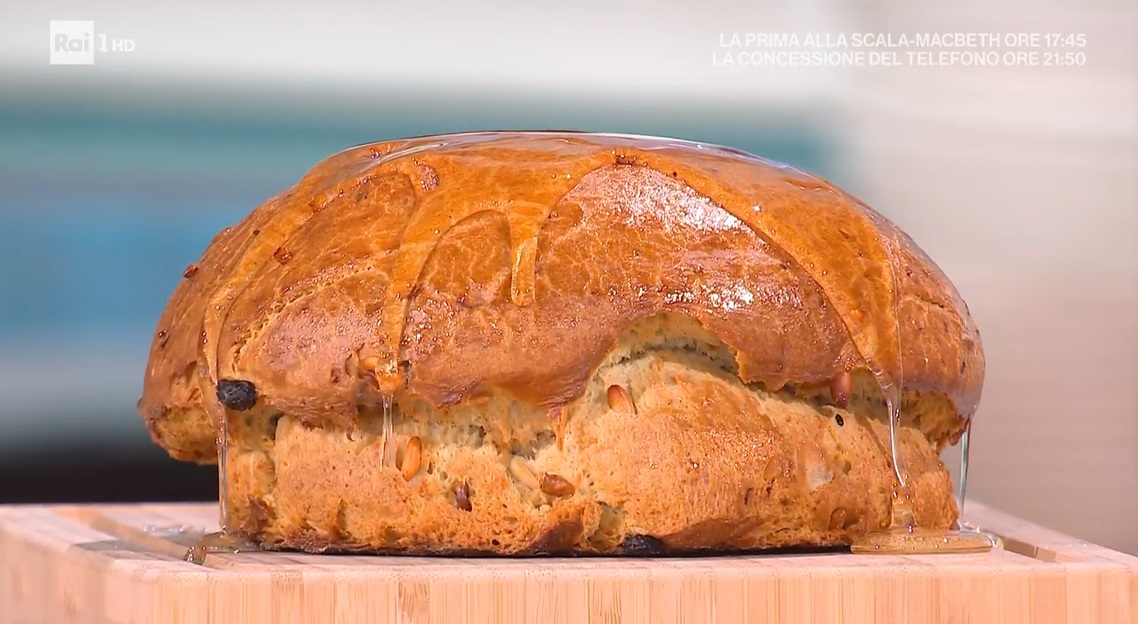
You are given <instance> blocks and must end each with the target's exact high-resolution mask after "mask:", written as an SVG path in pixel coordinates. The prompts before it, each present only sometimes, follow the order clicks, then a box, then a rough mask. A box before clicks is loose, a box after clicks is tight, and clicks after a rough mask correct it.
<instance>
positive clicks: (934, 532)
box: [850, 239, 994, 555]
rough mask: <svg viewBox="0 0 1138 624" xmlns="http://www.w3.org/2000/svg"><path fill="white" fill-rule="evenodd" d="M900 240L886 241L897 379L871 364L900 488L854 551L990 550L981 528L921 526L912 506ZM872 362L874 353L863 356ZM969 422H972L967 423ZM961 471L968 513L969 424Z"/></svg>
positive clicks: (959, 491) (960, 491)
mask: <svg viewBox="0 0 1138 624" xmlns="http://www.w3.org/2000/svg"><path fill="white" fill-rule="evenodd" d="M898 244H899V243H898V241H897V240H895V239H894V240H890V241H888V242H887V243H886V250H887V252H888V255H889V258H890V265H891V267H890V268H891V272H892V274H893V275H892V282H893V319H894V321H895V323H896V327H895V333H894V335H895V340H896V343H895V346H896V362H894V364H895V370H896V371H897V377H896V379H893V378H891V376H890V375H889V374H888V373H887V372H886V371H885V370H884V368H883V367H880V366H874V364H873V363H870V369H871V371H872V373H873V375H874V377H875V378H876V379H877V381H878V384H879V385H880V387H881V394H882V396H884V397H885V408H886V413H887V416H888V418H889V454H890V460H891V462H892V465H893V476H894V477H896V479H897V487H896V489H895V490H894V492H893V501H892V505H891V514H890V523H889V527H888V528H887V529H885V530H884V531H875V532H871V533H868V534H866V535H864V536H862V537H861V538H859V539H857V540H855V541H854V542H853V544H851V545H850V550H851V552H853V553H856V554H894V555H900V554H913V555H927V554H936V553H957V554H966V553H984V552H987V551H989V550H991V548H992V546H993V545H994V543H993V541H992V540H990V539H989V538H988V537H987V536H985V535H983V534H981V533H980V532H979V531H974V530H972V531H969V530H965V529H963V528H962V525H961V524H960V523H959V522H958V523H957V524H956V526H954V527H953V528H951V529H947V530H944V529H930V528H922V527H919V526H917V519H916V514H915V513H914V511H913V496H912V490H911V488H910V486H909V480H908V474H907V472H906V470H905V463H904V461H903V460H902V459H901V455H900V453H899V452H898V434H899V433H900V431H899V430H900V427H901V424H902V420H901V418H902V413H901V407H902V395H901V392H902V386H903V384H904V362H903V361H902V359H903V358H902V355H901V354H902V350H901V326H900V323H901V313H900V289H899V284H898V280H897V275H898V274H899V272H900V267H898V266H897V255H898V254H897V250H896V248H897V246H898ZM865 359H866V360H867V362H870V361H871V360H872V359H873V358H865ZM970 425H971V422H969V426H970ZM960 443H961V449H962V450H961V453H962V462H961V476H960V479H959V483H958V485H957V487H956V489H955V490H954V496H956V498H957V511H958V515H960V516H962V515H963V513H964V485H965V479H966V477H967V468H966V464H967V452H968V429H965V432H964V434H963V435H962V436H961V441H960Z"/></svg>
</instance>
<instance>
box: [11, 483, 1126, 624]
mask: <svg viewBox="0 0 1138 624" xmlns="http://www.w3.org/2000/svg"><path fill="white" fill-rule="evenodd" d="M967 516H968V518H969V520H970V521H971V522H972V523H973V524H975V525H978V526H980V527H982V528H985V529H987V530H989V531H992V532H994V533H996V534H997V535H999V536H1000V537H1002V538H1003V541H1004V544H1003V546H1002V548H1000V549H997V550H993V551H991V552H989V553H986V554H982V555H929V556H884V555H851V554H848V553H841V552H830V553H822V554H799V555H768V556H736V557H700V558H652V559H513V560H493V559H429V558H412V557H353V556H316V555H299V554H287V553H267V552H254V553H245V554H236V555H219V554H212V555H210V556H209V558H208V560H207V562H206V565H204V566H198V565H194V564H190V563H185V562H183V561H182V560H181V557H182V555H183V554H184V552H185V550H186V544H189V543H192V542H193V541H194V539H195V537H196V535H198V534H200V531H202V530H213V529H215V528H216V520H217V511H216V506H214V505H201V504H181V505H97V506H8V507H0V624H17V623H18V624H46V623H65V622H91V623H104V622H114V623H124V624H125V623H131V624H134V623H144V622H145V623H150V622H178V623H181V624H197V623H206V622H209V623H219V624H220V623H225V624H228V623H252V622H282V623H292V622H296V623H305V624H316V623H333V622H335V623H339V622H385V623H386V622H399V623H442V622H446V623H451V622H454V623H458V624H467V623H474V622H479V623H481V622H495V623H503V624H516V623H521V622H535V623H541V624H554V623H573V624H577V623H590V622H606V623H608V622H611V623H616V622H619V623H642V622H643V623H649V622H651V623H657V622H660V623H664V622H687V623H705V622H706V623H710V622H715V623H731V622H778V623H781V624H799V623H803V622H818V623H826V624H832V623H840V622H874V623H883V622H919V623H925V622H953V623H965V622H976V623H984V624H988V623H1001V624H1014V623H1019V622H1033V623H1038V624H1042V623H1050V622H1056V623H1057V622H1071V623H1076V622H1077V623H1080V624H1082V623H1120V624H1121V623H1129V622H1135V621H1138V558H1135V557H1131V556H1128V555H1125V554H1122V553H1118V552H1114V551H1111V550H1108V549H1105V548H1102V547H1099V546H1095V545H1093V544H1088V543H1086V542H1082V541H1079V540H1077V539H1074V538H1071V537H1067V536H1064V535H1061V534H1059V533H1056V532H1054V531H1049V530H1047V529H1044V528H1041V527H1038V526H1035V525H1032V524H1030V523H1027V522H1024V521H1022V520H1018V519H1016V518H1013V517H1010V516H1008V515H1005V514H1002V513H999V512H997V511H995V510H992V509H990V508H987V507H984V506H982V505H980V504H975V503H969V505H968V508H967ZM170 527H183V532H178V531H175V530H171V528H170Z"/></svg>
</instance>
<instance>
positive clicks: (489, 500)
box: [226, 317, 957, 555]
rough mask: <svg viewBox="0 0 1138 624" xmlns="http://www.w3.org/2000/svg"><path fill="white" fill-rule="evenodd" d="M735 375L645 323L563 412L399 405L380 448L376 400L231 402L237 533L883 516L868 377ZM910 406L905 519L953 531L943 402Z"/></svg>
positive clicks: (452, 532) (710, 539)
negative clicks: (323, 417) (331, 415)
mask: <svg viewBox="0 0 1138 624" xmlns="http://www.w3.org/2000/svg"><path fill="white" fill-rule="evenodd" d="M732 367H733V360H732V359H731V357H730V353H729V351H727V350H726V348H725V347H724V346H723V345H722V344H721V343H718V341H716V340H715V339H714V337H711V336H707V335H703V334H701V333H700V332H699V330H698V328H695V327H691V326H685V325H684V322H683V321H682V320H677V319H674V318H667V317H658V318H654V319H651V320H648V321H645V322H642V323H640V324H638V325H637V326H635V327H633V328H632V329H631V330H630V331H629V332H628V334H627V335H626V336H625V337H624V338H623V339H622V340H621V342H620V343H619V344H618V345H617V348H615V349H614V350H613V352H612V354H611V355H610V357H609V358H608V360H607V361H606V362H605V363H604V364H603V365H602V366H601V367H600V368H599V369H598V370H597V372H596V373H595V375H594V376H593V378H592V381H591V383H590V384H589V386H588V388H587V391H586V392H585V394H584V396H582V397H581V398H580V399H578V400H577V401H575V402H573V403H571V404H570V405H568V406H565V407H564V408H562V409H554V410H550V409H547V408H545V407H542V406H536V405H530V404H527V403H526V402H524V401H521V400H519V399H517V398H515V397H511V396H509V395H507V394H505V393H503V392H497V391H487V392H484V393H482V394H480V395H478V396H476V397H475V398H473V399H470V400H468V401H466V402H464V403H462V404H460V405H455V406H450V407H447V408H444V409H437V408H436V407H434V406H432V405H430V404H429V403H427V402H426V401H424V400H421V399H416V398H415V397H400V398H399V404H398V405H396V406H394V407H393V408H392V411H391V424H392V435H391V437H390V438H389V440H388V444H387V446H386V457H385V456H384V449H385V446H384V440H383V438H384V436H383V428H384V427H383V421H384V416H383V409H382V408H381V407H376V406H372V407H361V413H360V419H359V426H358V428H357V429H355V430H354V431H350V432H349V431H345V430H343V429H338V428H335V427H328V426H324V427H320V428H317V427H309V426H307V425H305V424H304V423H303V422H301V421H300V420H298V419H295V418H293V417H291V416H289V415H287V414H279V413H273V412H271V411H270V410H268V409H264V408H263V409H258V410H254V411H250V412H244V413H233V414H231V415H230V418H231V422H230V427H229V429H230V444H229V453H230V455H229V458H228V470H227V474H226V490H227V494H228V511H229V517H228V525H229V529H230V530H231V531H232V532H233V533H235V534H237V535H239V536H241V537H244V538H246V539H250V540H253V541H256V542H258V543H260V544H262V545H263V547H265V548H269V549H295V550H301V551H307V552H357V553H364V552H367V553H401V554H419V555H426V554H440V555H441V554H445V555H458V554H480V555H528V554H662V553H680V552H694V551H739V550H755V549H773V548H784V547H792V546H793V547H801V546H841V545H848V544H849V543H850V542H851V541H852V540H854V539H855V538H856V537H857V536H859V535H863V534H865V533H867V532H871V531H876V530H880V529H883V528H886V527H888V526H889V523H890V509H891V501H892V498H893V492H894V488H895V486H896V480H895V478H894V475H893V470H892V467H891V463H890V456H889V452H888V440H889V437H888V426H887V424H886V422H887V421H886V419H885V418H886V417H885V409H884V406H883V404H882V402H881V401H880V395H879V394H878V393H877V392H876V387H875V386H874V384H873V383H872V379H869V378H866V377H865V376H857V375H855V377H854V381H853V392H852V397H851V400H850V402H849V404H848V405H847V406H846V407H844V408H839V407H836V406H834V405H830V404H828V403H829V401H830V397H829V389H828V386H827V387H818V386H813V387H810V386H800V387H789V386H788V387H784V388H781V389H779V390H778V391H773V390H771V389H764V388H761V387H755V386H748V385H746V384H744V383H742V382H741V381H740V380H739V378H738V377H737V376H736V375H735V374H734V371H733V370H732ZM613 386H617V387H619V388H622V389H623V390H613V391H610V390H609V389H610V388H611V387H613ZM628 399H630V401H629V400H628ZM905 412H906V415H907V417H906V419H905V421H904V423H903V425H902V426H901V427H900V429H899V444H898V450H899V452H900V454H901V457H902V459H903V462H904V465H905V467H906V470H907V473H908V478H909V481H910V484H911V488H912V495H913V500H914V512H915V516H916V520H917V522H918V524H919V525H920V526H922V527H926V528H933V529H945V528H949V527H950V526H951V525H952V523H953V522H954V521H955V519H956V516H957V509H956V504H955V501H954V499H953V496H952V483H951V480H950V477H949V474H948V471H947V469H946V468H945V466H944V465H943V464H942V463H941V461H940V459H939V455H938V453H939V450H940V449H938V448H935V447H934V444H933V443H931V442H930V440H942V441H943V440H945V439H946V430H947V429H949V428H951V427H953V426H955V421H956V418H955V417H954V416H953V414H954V412H953V410H952V409H951V405H950V404H949V402H948V401H947V400H945V399H942V398H938V397H920V396H917V395H914V394H907V395H906V410H905ZM412 438H417V440H418V443H419V445H420V446H421V454H420V457H419V461H418V462H412V460H413V459H414V458H413V457H411V458H409V457H408V455H409V454H413V453H414V451H409V450H408V444H409V442H410V441H411V440H412ZM942 444H943V442H942ZM410 463H417V466H411V465H409V464H410ZM547 475H552V476H547ZM408 477H409V478H408ZM467 503H468V504H467Z"/></svg>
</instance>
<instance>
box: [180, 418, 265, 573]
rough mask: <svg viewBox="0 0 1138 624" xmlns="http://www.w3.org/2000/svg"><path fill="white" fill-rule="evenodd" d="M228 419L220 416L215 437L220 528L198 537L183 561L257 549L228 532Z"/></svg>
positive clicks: (198, 562) (201, 563)
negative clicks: (216, 437)
mask: <svg viewBox="0 0 1138 624" xmlns="http://www.w3.org/2000/svg"><path fill="white" fill-rule="evenodd" d="M228 421H229V419H228V417H227V416H222V418H221V427H220V432H219V436H218V439H217V478H218V482H217V488H218V509H219V516H220V517H219V520H218V523H219V524H220V525H221V530H220V531H217V532H215V533H206V534H205V535H203V536H202V537H201V539H199V540H198V541H197V542H196V543H195V544H194V545H193V546H191V547H190V549H189V550H187V551H186V554H185V556H183V557H182V560H183V561H188V562H190V563H194V564H197V565H203V564H205V559H206V555H207V554H209V553H238V552H243V551H248V550H258V547H257V545H256V544H254V543H252V542H248V541H246V540H242V539H239V538H236V537H234V536H232V535H230V534H229V531H228V526H229V505H228V499H229V496H228V494H229V487H228V486H229V484H228V480H227V479H226V475H227V474H228V473H229V471H228V470H227V468H228V465H227V460H228V458H229V422H228Z"/></svg>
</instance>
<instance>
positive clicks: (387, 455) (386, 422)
mask: <svg viewBox="0 0 1138 624" xmlns="http://www.w3.org/2000/svg"><path fill="white" fill-rule="evenodd" d="M394 435H395V434H394V425H393V423H392V416H391V397H389V396H387V395H384V397H383V441H382V442H381V446H380V455H379V457H380V464H381V465H383V466H391V465H394V464H395V444H394V443H393V442H392V440H393V438H394Z"/></svg>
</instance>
